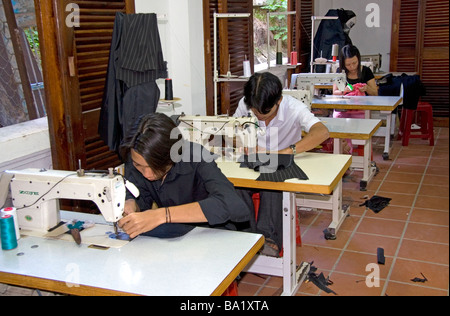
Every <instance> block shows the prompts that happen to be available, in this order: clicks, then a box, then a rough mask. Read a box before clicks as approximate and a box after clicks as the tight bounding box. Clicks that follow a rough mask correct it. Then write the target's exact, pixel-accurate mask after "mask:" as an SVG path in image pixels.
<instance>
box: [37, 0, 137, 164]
mask: <svg viewBox="0 0 450 316" xmlns="http://www.w3.org/2000/svg"><path fill="white" fill-rule="evenodd" d="M68 5H69V6H68ZM74 5H75V8H76V7H77V6H78V7H79V25H77V24H76V22H77V20H76V19H73V17H74V15H76V14H77V11H74V9H73V8H74ZM116 12H124V13H134V0H109V1H104V0H103V1H96V0H89V1H77V0H42V1H37V2H36V17H37V21H38V27H39V34H40V44H41V50H42V65H43V74H44V84H45V93H46V100H47V104H46V108H47V113H48V119H49V129H50V141H51V145H52V159H53V167H54V168H55V169H63V170H75V169H76V168H77V167H78V161H81V165H82V166H83V167H84V168H85V169H106V168H108V167H115V166H117V165H119V164H120V163H121V161H120V159H119V157H118V155H117V154H116V153H114V152H111V151H109V149H108V147H107V146H106V145H105V144H104V143H103V141H101V140H100V137H99V135H98V133H97V127H98V120H99V114H100V108H101V104H102V98H103V90H104V86H105V80H106V73H107V65H108V58H109V50H110V45H111V39H112V32H113V27H114V20H115V15H116ZM55 40H56V41H55Z"/></svg>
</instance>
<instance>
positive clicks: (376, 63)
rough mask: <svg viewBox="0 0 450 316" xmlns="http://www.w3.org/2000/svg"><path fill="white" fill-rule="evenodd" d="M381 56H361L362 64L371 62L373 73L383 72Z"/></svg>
mask: <svg viewBox="0 0 450 316" xmlns="http://www.w3.org/2000/svg"><path fill="white" fill-rule="evenodd" d="M381 56H382V55H381V54H374V55H361V63H362V64H363V63H364V62H370V63H372V68H371V69H372V71H373V73H377V72H379V71H381V60H382V58H381Z"/></svg>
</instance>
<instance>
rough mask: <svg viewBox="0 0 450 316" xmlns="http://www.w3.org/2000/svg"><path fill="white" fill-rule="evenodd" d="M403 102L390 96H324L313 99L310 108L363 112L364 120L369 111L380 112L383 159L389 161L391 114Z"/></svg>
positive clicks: (399, 98)
mask: <svg viewBox="0 0 450 316" xmlns="http://www.w3.org/2000/svg"><path fill="white" fill-rule="evenodd" d="M402 101H403V98H402V97H400V96H398V97H392V96H335V95H331V96H325V97H322V98H313V100H312V104H311V107H312V108H317V109H342V110H363V111H365V118H366V119H370V111H380V112H381V114H383V115H386V131H385V135H384V138H385V140H384V153H383V158H384V159H389V151H390V138H391V124H392V118H391V113H392V111H394V110H395V109H396V108H397V107H398V106H399V105H400V104H401V102H402Z"/></svg>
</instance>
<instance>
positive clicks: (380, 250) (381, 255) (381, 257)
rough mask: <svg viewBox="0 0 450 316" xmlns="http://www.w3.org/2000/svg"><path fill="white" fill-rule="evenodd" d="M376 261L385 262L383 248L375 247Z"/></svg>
mask: <svg viewBox="0 0 450 316" xmlns="http://www.w3.org/2000/svg"><path fill="white" fill-rule="evenodd" d="M377 261H378V264H385V263H386V258H385V257H384V249H383V248H377Z"/></svg>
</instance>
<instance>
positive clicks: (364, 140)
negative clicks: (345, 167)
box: [319, 117, 382, 190]
mask: <svg viewBox="0 0 450 316" xmlns="http://www.w3.org/2000/svg"><path fill="white" fill-rule="evenodd" d="M319 119H320V120H321V121H322V123H323V124H324V125H325V126H326V127H327V128H328V131H329V132H330V138H334V147H333V153H334V154H341V153H342V152H341V139H347V138H348V139H352V140H353V144H355V145H363V146H364V156H363V157H355V156H353V161H352V166H351V167H352V168H355V169H361V170H363V177H362V179H361V181H360V189H361V190H366V187H367V184H368V183H369V182H370V180H372V178H373V177H374V175H375V174H376V169H377V168H376V166H375V165H374V164H373V163H372V136H373V135H374V134H375V132H376V131H377V130H378V128H379V127H380V126H381V123H382V122H381V120H372V119H354V118H332V117H319Z"/></svg>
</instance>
